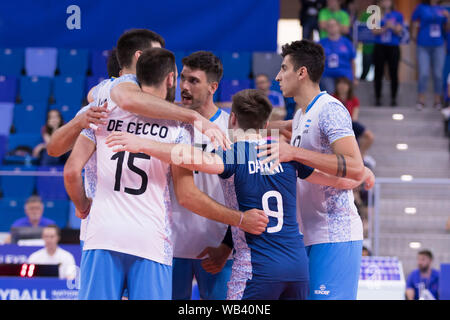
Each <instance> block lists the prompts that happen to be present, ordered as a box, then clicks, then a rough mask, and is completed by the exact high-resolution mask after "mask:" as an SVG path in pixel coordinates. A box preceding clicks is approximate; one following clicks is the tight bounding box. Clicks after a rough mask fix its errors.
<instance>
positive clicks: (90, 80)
mask: <svg viewBox="0 0 450 320" xmlns="http://www.w3.org/2000/svg"><path fill="white" fill-rule="evenodd" d="M105 79H108V78H106V77H100V76H90V77H87V81H86V94H87V93H88V92H89V90H91V89H92V88H93V87H95V86H96V85H98V84H99V83H100V82H102V81H103V80H105Z"/></svg>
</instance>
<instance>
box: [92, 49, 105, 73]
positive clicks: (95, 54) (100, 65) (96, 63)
mask: <svg viewBox="0 0 450 320" xmlns="http://www.w3.org/2000/svg"><path fill="white" fill-rule="evenodd" d="M108 56H109V50H93V51H92V55H91V61H92V65H91V73H92V75H93V76H97V77H105V78H107V77H108V68H107V67H106V64H107V62H108Z"/></svg>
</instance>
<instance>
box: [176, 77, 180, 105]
mask: <svg viewBox="0 0 450 320" xmlns="http://www.w3.org/2000/svg"><path fill="white" fill-rule="evenodd" d="M180 101H181V88H180V78H179V77H178V78H177V88H176V89H175V102H180Z"/></svg>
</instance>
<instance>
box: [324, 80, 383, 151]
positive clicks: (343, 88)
mask: <svg viewBox="0 0 450 320" xmlns="http://www.w3.org/2000/svg"><path fill="white" fill-rule="evenodd" d="M333 96H334V97H335V98H336V99H338V100H339V101H341V102H342V104H343V105H344V106H345V107H346V108H347V110H348V112H349V113H350V116H351V117H352V125H353V131H354V132H355V136H356V139H357V140H358V143H359V149H360V150H361V155H362V157H363V158H365V156H366V153H367V150H369V148H370V147H371V146H372V144H373V141H374V134H373V133H372V132H371V131H370V130H367V129H366V127H365V126H364V125H362V124H361V123H360V122H358V117H359V106H360V103H359V99H358V98H357V97H356V96H355V95H354V93H353V85H352V82H351V81H350V80H349V79H347V78H339V79H338V80H337V81H336V91H335V93H334V94H333Z"/></svg>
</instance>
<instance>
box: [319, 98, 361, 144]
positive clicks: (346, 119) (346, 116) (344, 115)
mask: <svg viewBox="0 0 450 320" xmlns="http://www.w3.org/2000/svg"><path fill="white" fill-rule="evenodd" d="M318 125H319V129H320V132H321V134H322V135H324V136H325V137H326V138H327V139H328V142H329V144H332V143H333V142H335V141H336V140H338V139H341V138H345V137H354V136H355V133H354V132H353V128H352V118H351V117H350V113H349V112H348V110H347V108H345V107H344V106H343V105H342V104H340V103H337V102H329V103H328V104H327V105H325V106H324V107H323V109H322V112H321V113H320V115H319V124H318Z"/></svg>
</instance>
